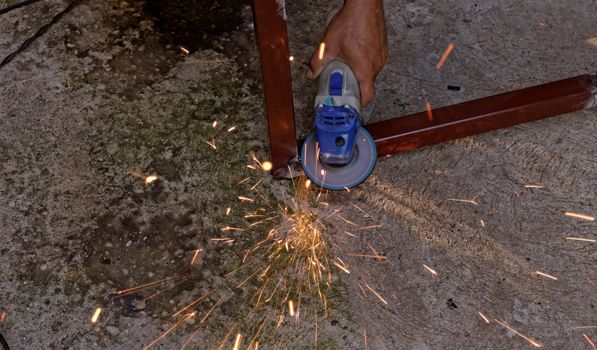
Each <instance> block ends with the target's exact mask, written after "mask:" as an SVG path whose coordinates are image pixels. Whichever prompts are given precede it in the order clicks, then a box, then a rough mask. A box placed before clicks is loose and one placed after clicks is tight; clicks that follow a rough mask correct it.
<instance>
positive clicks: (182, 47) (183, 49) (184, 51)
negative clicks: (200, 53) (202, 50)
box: [179, 46, 190, 56]
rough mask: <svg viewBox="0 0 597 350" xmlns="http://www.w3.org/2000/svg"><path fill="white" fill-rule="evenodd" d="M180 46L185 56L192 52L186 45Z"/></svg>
mask: <svg viewBox="0 0 597 350" xmlns="http://www.w3.org/2000/svg"><path fill="white" fill-rule="evenodd" d="M179 48H180V52H181V53H182V54H183V55H185V56H186V55H188V54H189V53H190V51H189V50H188V49H187V48H185V47H184V46H180V47H179Z"/></svg>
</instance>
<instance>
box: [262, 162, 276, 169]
mask: <svg viewBox="0 0 597 350" xmlns="http://www.w3.org/2000/svg"><path fill="white" fill-rule="evenodd" d="M273 167H274V166H273V164H272V162H269V161H266V162H263V164H262V165H261V168H262V169H263V170H265V171H270V170H272V168H273Z"/></svg>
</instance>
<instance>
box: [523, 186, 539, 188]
mask: <svg viewBox="0 0 597 350" xmlns="http://www.w3.org/2000/svg"><path fill="white" fill-rule="evenodd" d="M524 188H543V185H524Z"/></svg>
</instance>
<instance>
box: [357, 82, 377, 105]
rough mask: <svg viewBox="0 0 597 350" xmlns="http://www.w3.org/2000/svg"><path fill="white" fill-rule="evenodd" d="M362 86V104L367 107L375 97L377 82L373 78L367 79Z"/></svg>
mask: <svg viewBox="0 0 597 350" xmlns="http://www.w3.org/2000/svg"><path fill="white" fill-rule="evenodd" d="M360 86H361V105H362V106H363V107H365V106H366V105H368V104H369V103H371V101H373V99H374V98H375V83H374V82H373V81H372V80H369V81H365V82H364V83H363V84H360Z"/></svg>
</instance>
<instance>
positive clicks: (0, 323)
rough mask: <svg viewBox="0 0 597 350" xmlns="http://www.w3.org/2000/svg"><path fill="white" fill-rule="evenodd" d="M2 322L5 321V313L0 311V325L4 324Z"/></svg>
mask: <svg viewBox="0 0 597 350" xmlns="http://www.w3.org/2000/svg"><path fill="white" fill-rule="evenodd" d="M4 321H6V312H5V311H2V315H1V316H0V325H2V324H4Z"/></svg>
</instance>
